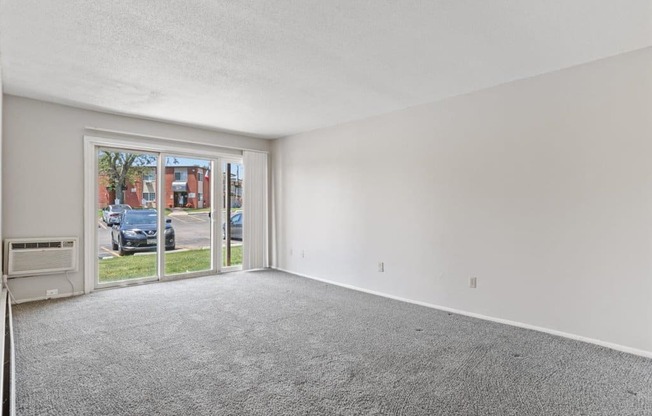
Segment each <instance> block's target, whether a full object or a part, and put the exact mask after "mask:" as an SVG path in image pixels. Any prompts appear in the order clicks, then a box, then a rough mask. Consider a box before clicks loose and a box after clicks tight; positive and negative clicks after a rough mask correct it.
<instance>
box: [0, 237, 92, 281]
mask: <svg viewBox="0 0 652 416" xmlns="http://www.w3.org/2000/svg"><path fill="white" fill-rule="evenodd" d="M78 247H79V242H78V240H77V238H75V237H56V238H14V239H8V240H5V274H6V275H7V276H8V277H21V276H36V275H41V274H54V273H62V272H68V271H76V270H77V258H78V254H77V252H78Z"/></svg>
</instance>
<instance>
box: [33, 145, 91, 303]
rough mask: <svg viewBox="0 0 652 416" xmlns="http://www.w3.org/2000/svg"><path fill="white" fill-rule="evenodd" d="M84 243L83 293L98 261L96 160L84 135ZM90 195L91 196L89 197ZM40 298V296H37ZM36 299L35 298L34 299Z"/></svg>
mask: <svg viewBox="0 0 652 416" xmlns="http://www.w3.org/2000/svg"><path fill="white" fill-rule="evenodd" d="M83 143H84V171H83V172H82V173H83V175H84V216H83V218H84V244H83V247H80V250H81V252H82V258H83V259H84V293H86V294H88V293H91V291H93V290H94V289H95V279H94V276H96V275H97V274H98V267H99V263H98V262H97V261H96V260H95V258H94V257H96V256H95V247H97V241H96V239H97V231H96V228H97V214H96V211H95V209H96V206H97V161H96V159H95V146H96V143H95V142H94V141H92V140H89V139H86V137H85V136H84V139H83ZM89 195H92V197H89ZM39 299H40V298H39ZM34 300H36V299H34Z"/></svg>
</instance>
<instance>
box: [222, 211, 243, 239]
mask: <svg viewBox="0 0 652 416" xmlns="http://www.w3.org/2000/svg"><path fill="white" fill-rule="evenodd" d="M229 228H230V231H231V239H232V240H240V241H242V211H236V212H235V213H233V214H231V226H230V227H229ZM225 236H226V233H225V231H224V224H222V239H224V238H225Z"/></svg>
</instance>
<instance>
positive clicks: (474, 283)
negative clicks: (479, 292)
mask: <svg viewBox="0 0 652 416" xmlns="http://www.w3.org/2000/svg"><path fill="white" fill-rule="evenodd" d="M469 287H470V288H471V289H475V288H477V287H478V278H477V277H472V278H470V279H469Z"/></svg>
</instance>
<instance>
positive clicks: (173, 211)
mask: <svg viewBox="0 0 652 416" xmlns="http://www.w3.org/2000/svg"><path fill="white" fill-rule="evenodd" d="M212 165H213V161H212V160H210V159H203V158H189V157H183V156H179V155H166V156H165V181H166V185H165V192H166V193H165V196H164V199H165V215H166V218H168V219H171V224H170V231H169V234H170V235H171V238H173V240H174V243H172V244H171V248H172V251H167V252H166V253H165V274H166V275H180V274H186V273H197V272H206V271H210V270H213V264H212V252H213V250H212V248H213V243H212V238H211V234H212V233H211V228H212V221H211V220H212V218H211V210H212V207H213V201H212V200H213V195H212V192H211V174H210V172H211V170H212V169H211V166H212Z"/></svg>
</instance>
